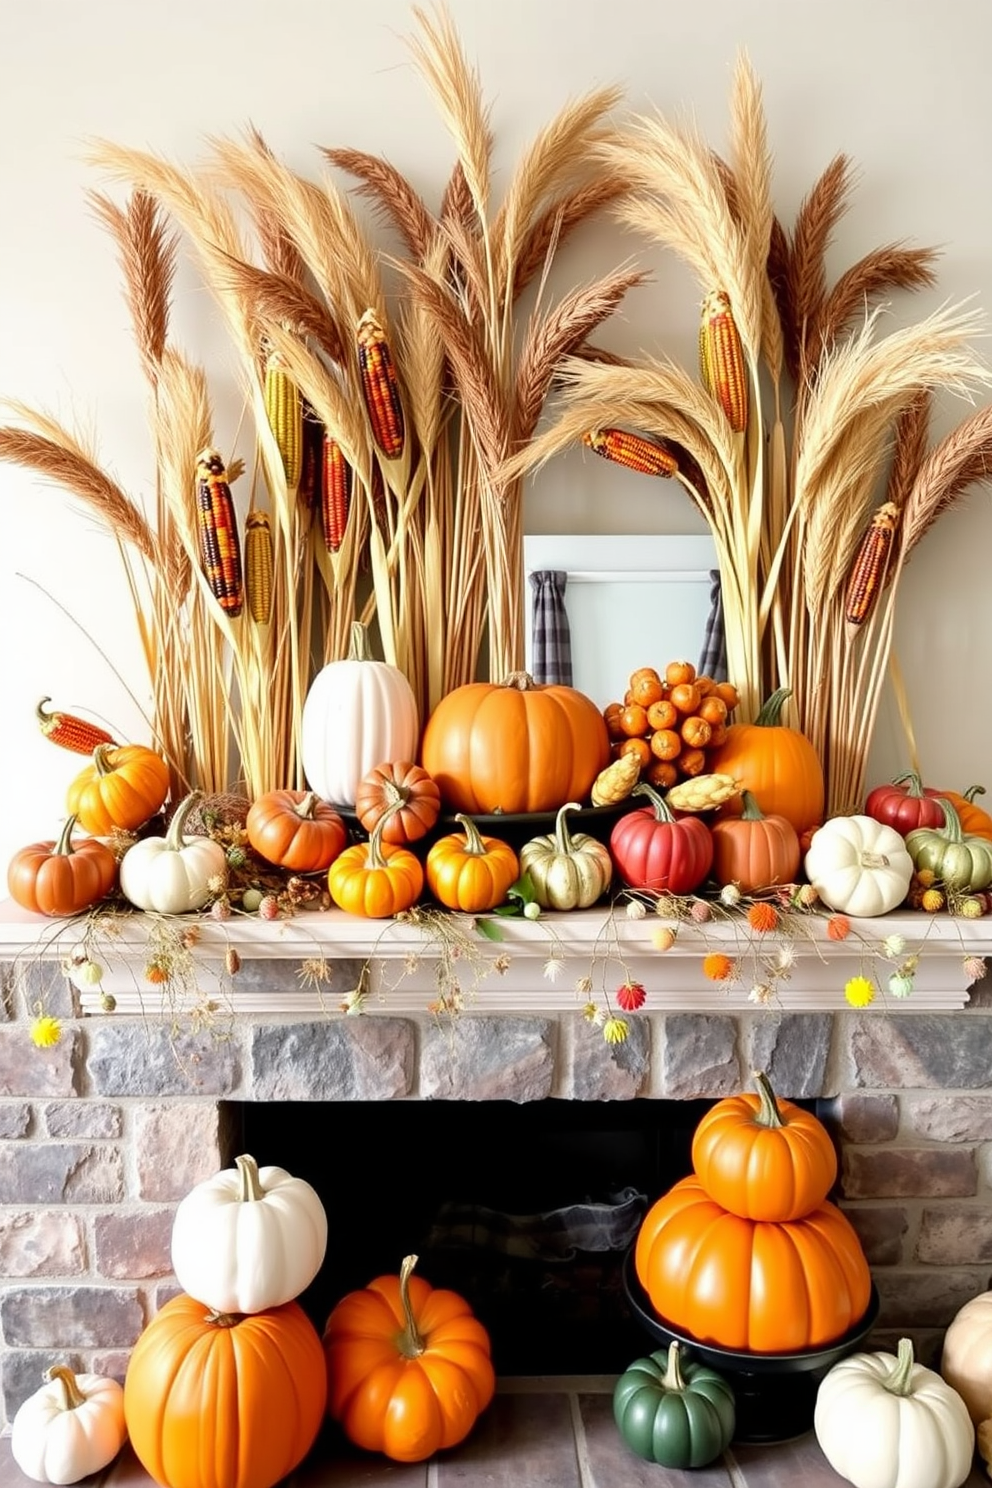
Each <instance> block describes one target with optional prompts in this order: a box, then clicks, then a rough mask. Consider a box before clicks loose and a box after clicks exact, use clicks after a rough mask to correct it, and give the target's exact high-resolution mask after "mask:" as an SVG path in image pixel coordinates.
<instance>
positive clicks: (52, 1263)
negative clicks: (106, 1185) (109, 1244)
mask: <svg viewBox="0 0 992 1488" xmlns="http://www.w3.org/2000/svg"><path fill="white" fill-rule="evenodd" d="M85 1270H86V1239H85V1235H84V1231H83V1220H82V1217H81V1215H79V1214H77V1213H74V1212H72V1211H71V1210H68V1209H34V1210H32V1211H31V1212H30V1213H25V1214H9V1213H6V1214H3V1215H2V1216H0V1275H2V1276H9V1277H28V1276H79V1275H81V1274H82V1273H83V1272H84V1271H85Z"/></svg>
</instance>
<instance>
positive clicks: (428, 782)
mask: <svg viewBox="0 0 992 1488" xmlns="http://www.w3.org/2000/svg"><path fill="white" fill-rule="evenodd" d="M393 806H395V807H396V810H395V811H390V807H393ZM387 811H389V813H390V814H389V820H388V821H387V822H386V824H385V826H384V827H383V829H382V840H383V842H396V843H400V844H401V845H402V844H404V843H408V842H419V840H420V838H421V837H426V835H427V833H428V832H429V831H430V829H431V827H433V825H434V823H435V822H436V821H437V819H438V817H439V815H440V814H441V792H440V791H439V790H438V788H437V782H436V781H435V780H433V779H432V778H431V776H430V775H428V773H427V771H426V770H425V769H424V768H423V766H422V765H416V764H414V763H413V761H412V760H392V761H386V762H385V763H383V764H381V765H376V766H375V768H374V769H373V770H370V771H369V773H368V774H367V775H363V776H362V779H361V780H360V781H359V782H358V790H357V791H356V793H355V815H356V816H357V817H358V820H359V821H360V822H361V824H362V826H363V827H364V828H365V830H366V832H373V831H374V830H375V827H376V823H377V822H378V820H379V818H380V816H384V815H385V813H386V812H387Z"/></svg>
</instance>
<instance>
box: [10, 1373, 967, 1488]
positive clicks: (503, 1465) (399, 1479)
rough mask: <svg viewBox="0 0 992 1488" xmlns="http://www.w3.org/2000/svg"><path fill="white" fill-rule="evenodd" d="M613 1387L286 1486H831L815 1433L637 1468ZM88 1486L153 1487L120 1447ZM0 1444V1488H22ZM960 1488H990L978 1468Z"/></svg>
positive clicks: (583, 1386)
mask: <svg viewBox="0 0 992 1488" xmlns="http://www.w3.org/2000/svg"><path fill="white" fill-rule="evenodd" d="M612 1385H613V1381H612V1380H607V1379H605V1378H604V1379H591V1378H588V1377H585V1376H583V1377H582V1378H576V1379H567V1380H565V1379H557V1378H555V1379H545V1380H536V1379H527V1380H506V1381H502V1382H501V1384H500V1388H499V1392H498V1394H497V1396H496V1399H495V1400H494V1401H493V1403H492V1405H491V1406H490V1408H489V1410H488V1411H487V1412H486V1413H485V1415H484V1416H483V1417H482V1418H481V1419H480V1420H479V1422H478V1424H477V1426H476V1428H475V1431H474V1432H473V1434H472V1436H471V1437H470V1438H469V1440H468V1441H467V1442H465V1443H464V1444H463V1445H462V1446H461V1447H459V1448H458V1449H457V1450H455V1451H452V1452H448V1453H445V1454H444V1455H443V1456H439V1457H436V1458H433V1459H432V1460H431V1461H430V1462H428V1463H422V1464H417V1465H416V1466H405V1465H402V1464H400V1463H393V1462H387V1461H386V1460H385V1459H384V1458H379V1457H370V1456H368V1455H365V1454H359V1453H355V1452H350V1453H349V1452H348V1449H347V1448H346V1447H342V1445H341V1443H340V1441H339V1440H338V1439H337V1438H336V1437H335V1439H334V1440H333V1442H332V1441H331V1440H330V1439H328V1440H326V1441H324V1440H322V1441H320V1442H318V1445H317V1447H315V1449H314V1451H313V1453H312V1454H311V1456H310V1457H309V1458H308V1459H307V1461H306V1462H305V1463H304V1464H303V1465H302V1466H301V1467H299V1468H298V1469H297V1470H296V1472H295V1473H292V1474H291V1475H290V1477H288V1478H286V1479H285V1480H284V1488H838V1485H840V1484H843V1483H844V1482H845V1481H846V1480H845V1479H843V1478H841V1477H839V1476H838V1475H837V1473H835V1472H834V1471H833V1469H832V1468H831V1467H829V1466H828V1465H827V1462H826V1461H825V1459H824V1457H823V1453H822V1452H821V1451H820V1449H819V1447H818V1446H817V1443H816V1438H815V1437H814V1436H813V1434H812V1433H809V1434H808V1435H806V1436H803V1437H800V1438H799V1439H798V1440H796V1441H790V1442H777V1443H776V1444H775V1445H773V1446H760V1447H759V1446H743V1445H740V1446H734V1447H733V1448H732V1449H731V1451H729V1452H728V1453H727V1454H726V1456H725V1457H724V1459H723V1460H722V1461H721V1462H718V1463H714V1464H713V1465H712V1466H711V1467H705V1468H698V1469H696V1470H695V1471H693V1472H675V1471H672V1470H671V1469H668V1468H663V1467H658V1466H657V1465H656V1464H653V1463H648V1462H642V1461H641V1459H640V1458H639V1457H635V1456H634V1454H633V1453H632V1452H630V1451H628V1450H627V1448H626V1447H625V1446H624V1444H623V1442H622V1441H621V1440H620V1437H619V1434H618V1432H617V1429H616V1427H615V1425H614V1423H613V1413H612V1399H611V1391H612ZM84 1481H85V1483H87V1484H89V1485H92V1488H151V1485H152V1479H151V1478H149V1476H148V1474H147V1473H146V1472H145V1471H144V1469H143V1468H142V1467H141V1466H140V1465H139V1464H138V1463H137V1462H136V1461H135V1459H134V1457H133V1456H132V1455H131V1454H130V1452H129V1451H128V1450H127V1449H125V1451H124V1453H123V1454H122V1455H121V1456H120V1457H119V1458H118V1459H117V1461H116V1462H115V1463H114V1464H113V1465H112V1466H111V1467H110V1468H108V1469H107V1470H106V1472H104V1473H101V1474H100V1475H99V1476H97V1477H93V1478H86V1479H85V1480H84ZM30 1483H31V1479H29V1478H25V1477H24V1475H23V1474H22V1473H21V1472H20V1471H19V1469H18V1468H17V1467H16V1466H15V1464H14V1462H13V1460H12V1458H11V1455H10V1439H9V1437H2V1438H0V1488H29V1485H30ZM965 1488H988V1479H987V1478H986V1477H985V1475H984V1473H983V1472H982V1471H981V1468H980V1466H979V1465H978V1464H977V1463H976V1466H975V1467H974V1468H973V1469H972V1472H971V1476H970V1477H969V1478H968V1482H967V1484H966V1485H965Z"/></svg>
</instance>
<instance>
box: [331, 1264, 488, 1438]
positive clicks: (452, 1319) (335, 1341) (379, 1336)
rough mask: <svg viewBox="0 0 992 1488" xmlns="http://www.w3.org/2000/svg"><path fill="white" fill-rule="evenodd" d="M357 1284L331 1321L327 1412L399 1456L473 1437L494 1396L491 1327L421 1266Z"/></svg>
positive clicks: (353, 1433)
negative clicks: (430, 1280) (431, 1279)
mask: <svg viewBox="0 0 992 1488" xmlns="http://www.w3.org/2000/svg"><path fill="white" fill-rule="evenodd" d="M416 1264H417V1257H416V1256H407V1257H406V1259H405V1260H404V1262H403V1264H402V1266H401V1268H400V1273H399V1275H398V1276H379V1277H377V1278H376V1279H375V1280H374V1281H371V1282H369V1284H368V1286H367V1287H365V1288H364V1289H363V1290H361V1291H357V1292H349V1293H348V1295H347V1296H346V1297H343V1298H342V1299H341V1301H340V1302H339V1303H338V1304H337V1306H336V1307H335V1308H334V1310H333V1311H332V1313H331V1315H330V1317H329V1318H328V1320H327V1327H326V1328H325V1330H324V1357H325V1359H326V1361H327V1384H328V1395H327V1411H328V1414H329V1415H330V1416H331V1418H332V1419H333V1420H335V1421H340V1423H341V1425H342V1427H343V1428H344V1432H345V1435H346V1436H347V1437H348V1439H349V1441H352V1442H354V1443H355V1445H356V1446H359V1447H364V1448H365V1450H366V1451H369V1452H382V1453H384V1454H385V1455H386V1456H387V1457H390V1458H392V1459H393V1461H395V1462H423V1461H424V1460H425V1458H427V1457H431V1456H433V1454H434V1453H435V1452H440V1451H443V1450H444V1449H445V1448H446V1447H454V1446H457V1444H458V1443H459V1442H460V1441H464V1439H465V1437H467V1436H468V1434H469V1432H470V1431H471V1430H472V1427H473V1426H474V1425H475V1422H476V1420H477V1418H478V1417H479V1415H480V1414H481V1412H482V1411H484V1410H485V1408H486V1406H487V1405H488V1404H489V1402H490V1401H491V1400H492V1398H493V1394H494V1393H495V1389H496V1376H495V1373H494V1371H493V1366H492V1360H491V1357H490V1344H489V1335H488V1333H487V1332H486V1330H485V1328H484V1327H483V1326H482V1324H481V1323H480V1322H479V1320H478V1318H476V1317H475V1316H473V1314H472V1311H471V1308H470V1307H469V1305H468V1303H467V1302H466V1301H465V1300H464V1299H463V1298H462V1297H459V1296H458V1294H457V1293H456V1292H452V1291H446V1290H442V1289H440V1288H438V1289H436V1290H435V1289H434V1288H433V1287H431V1286H430V1285H429V1283H428V1282H426V1281H424V1279H423V1278H422V1277H420V1276H414V1275H413V1268H414V1266H415V1265H416Z"/></svg>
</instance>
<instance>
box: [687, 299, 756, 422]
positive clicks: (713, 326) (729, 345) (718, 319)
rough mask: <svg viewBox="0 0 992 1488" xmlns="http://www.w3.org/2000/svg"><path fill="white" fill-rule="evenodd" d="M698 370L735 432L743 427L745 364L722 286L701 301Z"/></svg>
mask: <svg viewBox="0 0 992 1488" xmlns="http://www.w3.org/2000/svg"><path fill="white" fill-rule="evenodd" d="M699 372H700V376H701V377H702V379H703V386H704V387H706V388H707V389H708V391H709V392H710V393H712V395H713V397H714V398H715V399H716V401H717V402H718V403H719V405H720V407H721V408H722V409H723V411H724V413H725V414H726V415H727V419H728V421H729V423H730V427H731V428H732V429H733V430H734V432H735V434H742V433H743V432H744V430H745V429H746V428H747V414H748V390H747V366H746V364H745V361H744V348H743V346H742V345H741V338H740V333H739V332H738V330H737V326H736V324H735V323H734V317H733V314H732V312H731V309H730V300H729V299H728V298H727V296H726V295H725V294H724V292H723V290H722V289H714V290H712V291H711V292H710V293H709V294H708V295H707V296H706V298H705V300H704V301H703V309H702V315H701V318H700V322H699Z"/></svg>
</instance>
